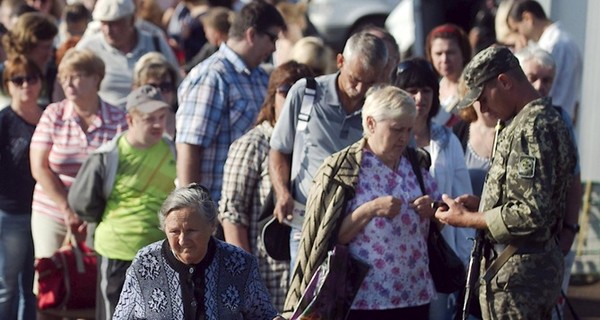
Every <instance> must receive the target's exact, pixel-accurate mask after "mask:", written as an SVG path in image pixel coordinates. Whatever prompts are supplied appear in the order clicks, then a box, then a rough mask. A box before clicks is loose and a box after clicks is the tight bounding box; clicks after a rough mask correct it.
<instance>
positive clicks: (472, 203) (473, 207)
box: [454, 194, 479, 211]
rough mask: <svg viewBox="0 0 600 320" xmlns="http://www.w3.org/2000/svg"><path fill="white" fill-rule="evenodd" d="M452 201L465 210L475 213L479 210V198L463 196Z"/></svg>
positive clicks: (469, 195)
mask: <svg viewBox="0 0 600 320" xmlns="http://www.w3.org/2000/svg"><path fill="white" fill-rule="evenodd" d="M454 201H456V202H458V203H460V204H462V205H463V206H464V207H465V208H467V210H470V211H477V210H478V209H479V197H477V196H474V195H472V194H463V195H462V196H460V197H458V198H456V199H455V200H454Z"/></svg>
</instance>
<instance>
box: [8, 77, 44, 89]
mask: <svg viewBox="0 0 600 320" xmlns="http://www.w3.org/2000/svg"><path fill="white" fill-rule="evenodd" d="M8 81H10V82H12V83H13V84H14V85H15V86H17V87H22V86H23V84H24V83H25V82H27V84H29V85H35V84H37V83H38V81H40V77H39V76H33V75H28V76H17V77H12V78H10V79H9V80H8Z"/></svg>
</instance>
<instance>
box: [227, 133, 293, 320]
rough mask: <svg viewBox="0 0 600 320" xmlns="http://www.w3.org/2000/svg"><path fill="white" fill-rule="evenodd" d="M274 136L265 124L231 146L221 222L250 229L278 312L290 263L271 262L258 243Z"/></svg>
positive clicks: (254, 251)
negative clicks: (272, 136) (270, 142)
mask: <svg viewBox="0 0 600 320" xmlns="http://www.w3.org/2000/svg"><path fill="white" fill-rule="evenodd" d="M272 132H273V127H272V126H271V124H270V123H269V122H268V121H264V122H263V123H261V124H259V125H257V126H256V127H254V128H253V129H252V130H250V131H248V133H246V134H245V135H243V136H241V137H240V138H239V139H237V140H235V141H234V142H233V144H231V148H229V155H228V157H227V162H225V175H224V177H223V193H222V194H221V201H220V203H219V218H220V219H221V220H227V221H229V222H230V223H232V224H235V225H241V226H244V227H246V228H247V230H248V241H249V244H250V248H251V250H252V254H253V255H254V256H256V257H257V258H258V268H259V270H260V275H261V278H262V280H263V282H264V283H265V284H266V285H267V289H268V290H269V294H270V295H271V301H272V302H273V304H274V305H275V308H276V309H278V310H282V309H283V303H284V302H285V296H286V294H287V290H288V272H289V261H276V260H273V259H271V258H270V257H269V256H268V255H267V254H266V251H265V249H264V248H263V247H259V243H258V238H259V237H260V232H261V229H260V226H259V220H258V219H259V218H260V214H261V208H262V206H263V205H264V202H265V198H266V197H267V195H268V194H269V191H270V189H271V179H269V157H268V156H269V139H270V138H271V134H272ZM282 240H283V239H282Z"/></svg>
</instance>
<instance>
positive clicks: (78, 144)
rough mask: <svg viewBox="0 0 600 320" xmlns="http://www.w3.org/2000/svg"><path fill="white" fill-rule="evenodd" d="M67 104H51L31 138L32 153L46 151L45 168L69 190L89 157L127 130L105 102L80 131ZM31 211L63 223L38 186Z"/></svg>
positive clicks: (117, 111)
mask: <svg viewBox="0 0 600 320" xmlns="http://www.w3.org/2000/svg"><path fill="white" fill-rule="evenodd" d="M74 108H75V107H74V106H73V104H72V103H71V102H70V101H69V100H66V99H65V100H63V101H60V102H57V103H53V104H50V105H49V106H48V107H47V108H46V110H44V113H43V114H42V117H41V118H40V122H39V124H38V125H37V127H36V129H35V132H34V133H33V137H32V138H31V149H38V150H40V149H41V150H49V154H48V164H49V166H50V170H51V171H52V172H53V173H55V174H56V175H57V176H58V178H59V179H60V181H61V182H62V183H63V185H64V186H65V189H67V190H68V189H69V187H70V186H71V184H72V183H73V180H74V179H75V176H76V175H77V172H78V171H79V168H80V167H81V164H82V163H83V162H84V161H85V159H87V157H88V155H89V154H90V153H91V152H92V151H94V150H96V149H97V148H98V147H99V146H101V145H102V144H103V143H105V142H108V141H110V140H111V139H112V138H113V137H114V136H115V135H117V134H119V133H121V132H122V131H124V130H126V129H127V121H126V120H125V113H124V112H123V111H122V110H120V109H119V108H117V107H114V106H112V105H110V104H108V103H106V102H104V101H100V108H99V109H98V112H97V113H96V117H95V118H94V119H93V120H92V123H91V124H90V126H89V127H88V128H87V131H85V132H84V131H83V130H82V129H81V125H80V123H81V119H80V118H79V116H78V115H77V113H76V112H75V109H74ZM32 209H33V211H36V212H39V213H42V214H46V215H49V216H51V217H52V218H54V219H56V220H58V221H63V219H64V216H63V212H62V211H61V210H60V209H59V208H58V207H57V206H56V203H55V202H54V201H52V200H51V199H50V197H49V196H48V195H47V194H46V192H45V191H44V189H43V188H42V186H41V185H40V184H39V183H37V184H36V185H35V190H34V193H33V204H32Z"/></svg>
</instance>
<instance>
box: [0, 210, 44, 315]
mask: <svg viewBox="0 0 600 320" xmlns="http://www.w3.org/2000/svg"><path fill="white" fill-rule="evenodd" d="M33 264H34V259H33V240H32V239H31V215H28V214H8V213H7V212H6V211H3V210H0V315H2V319H6V320H12V319H24V320H28V319H35V312H36V306H35V304H36V300H35V295H34V294H33V274H34V268H33Z"/></svg>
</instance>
